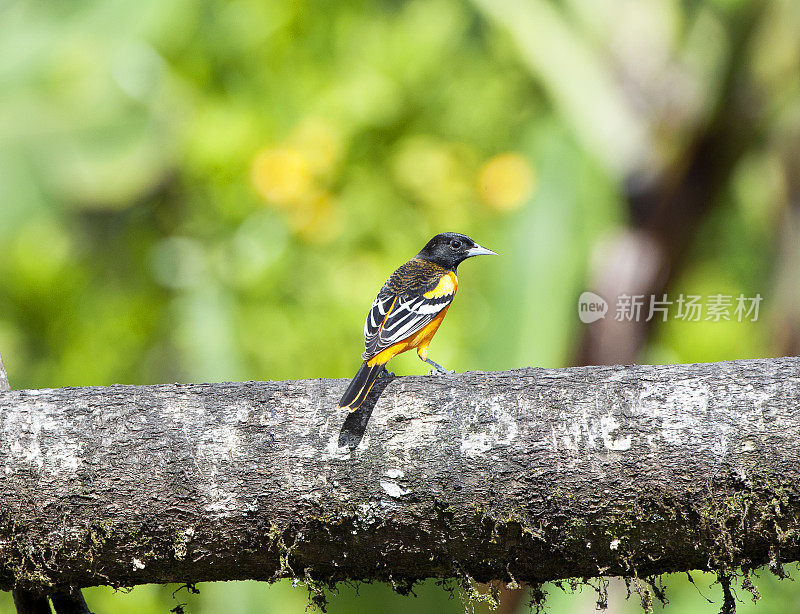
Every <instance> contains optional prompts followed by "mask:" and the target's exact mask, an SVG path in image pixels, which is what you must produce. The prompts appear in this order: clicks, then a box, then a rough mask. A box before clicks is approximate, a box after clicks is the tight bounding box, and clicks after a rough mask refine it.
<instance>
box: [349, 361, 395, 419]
mask: <svg viewBox="0 0 800 614" xmlns="http://www.w3.org/2000/svg"><path fill="white" fill-rule="evenodd" d="M383 369H384V365H375V366H372V367H370V366H369V365H368V364H367V362H366V361H364V362H363V363H361V366H360V367H359V368H358V371H357V372H356V375H355V377H354V378H353V381H351V382H350V385H349V386H348V387H347V390H345V391H344V394H343V395H342V400H341V401H339V409H341V408H342V407H346V408H347V409H349V410H350V411H355V410H357V409H358V408H359V407H361V404H362V403H363V402H364V399H366V398H367V395H368V394H369V391H370V390H372V386H373V384H375V380H376V379H378V376H379V375H380V374H381V371H383Z"/></svg>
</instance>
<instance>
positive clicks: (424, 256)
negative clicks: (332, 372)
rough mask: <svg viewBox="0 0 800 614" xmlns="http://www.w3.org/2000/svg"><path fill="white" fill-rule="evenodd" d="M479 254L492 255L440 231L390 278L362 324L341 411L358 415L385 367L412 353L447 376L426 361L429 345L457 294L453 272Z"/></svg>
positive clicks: (459, 237)
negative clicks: (358, 352)
mask: <svg viewBox="0 0 800 614" xmlns="http://www.w3.org/2000/svg"><path fill="white" fill-rule="evenodd" d="M483 254H494V255H495V256H496V255H497V254H496V253H495V252H493V251H492V250H489V249H486V248H485V247H481V246H480V245H478V244H477V243H475V241H473V240H472V239H470V238H469V237H468V236H466V235H462V234H458V233H455V232H444V233H442V234H438V235H436V236H435V237H433V238H432V239H431V240H430V241H428V243H427V244H426V245H425V247H423V248H422V250H421V251H420V252H419V253H418V254H417V255H416V256H414V257H413V258H412V259H411V260H409V261H408V262H406V263H405V264H404V265H402V266H401V267H400V268H399V269H397V270H396V271H395V272H394V273H392V274H391V275H390V276H389V279H387V280H386V283H385V284H383V287H382V288H381V290H380V292H378V296H377V297H376V298H375V301H374V302H373V303H372V307H370V310H369V313H368V314H367V320H366V322H364V353H363V354H362V356H361V358H362V359H363V360H364V362H363V363H362V364H361V367H359V369H358V372H357V373H356V375H355V377H354V378H353V380H352V381H351V382H350V385H349V386H348V387H347V390H345V392H344V395H343V396H342V400H341V401H339V408H340V409H341V408H343V407H346V408H348V409H349V410H350V411H355V410H357V409H358V408H359V407H360V406H361V404H362V403H363V402H364V399H366V398H367V395H368V394H369V391H370V390H371V389H372V386H373V384H374V383H375V380H376V379H378V376H379V375H380V374H381V373H382V372H383V370H384V368H385V366H384V365H386V363H387V362H389V360H391V359H392V358H393V357H394V356H396V355H397V354H400V353H401V352H405V351H407V350H410V349H412V348H416V350H417V354H418V355H419V357H420V359H421V360H423V361H425V362H427V363H428V364H429V365H432V366H433V367H434V368H435V369H436V371H438V372H439V373H447V370H446V369H445V368H444V367H442V366H441V365H438V364H436V363H435V362H433V361H432V360H430V359H429V358H428V345H430V342H431V340H432V339H433V336H434V335H435V334H436V331H437V330H438V328H439V325H440V324H441V323H442V320H443V319H444V316H445V314H446V313H447V310H448V309H449V308H450V303H452V302H453V297H455V295H456V288H457V287H458V278H457V277H456V268H457V267H458V265H459V264H460V263H461V262H463V261H464V260H466V259H467V258H470V257H472V256H480V255H483ZM431 373H433V370H431Z"/></svg>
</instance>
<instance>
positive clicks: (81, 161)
mask: <svg viewBox="0 0 800 614" xmlns="http://www.w3.org/2000/svg"><path fill="white" fill-rule="evenodd" d="M751 4H755V3H751V2H748V1H747V0H708V1H706V2H703V1H699V0H698V1H695V2H678V1H677V0H676V1H668V0H658V1H656V0H653V1H648V2H631V1H627V2H626V1H625V0H604V1H602V2H596V3H594V2H581V1H579V0H563V1H562V2H556V1H553V2H548V1H544V0H531V1H530V2H513V1H510V0H504V1H499V0H498V2H494V3H490V2H489V0H486V1H485V2H484V1H479V0H476V1H475V2H474V3H469V2H462V1H459V0H424V1H423V0H416V1H412V2H391V1H388V0H385V1H378V2H365V1H364V2H358V1H348V2H338V3H329V2H319V1H311V0H309V1H300V2H291V3H287V2H280V1H274V0H235V1H231V2H226V1H216V2H212V1H204V0H158V1H155V0H141V1H140V2H130V1H127V2H126V1H122V0H104V1H102V2H100V1H97V0H81V1H74V2H52V1H41V2H33V1H26V0H20V1H13V0H12V1H0V352H2V356H3V359H4V362H5V364H6V367H7V369H8V372H9V379H10V380H11V383H12V386H14V387H16V388H29V387H30V388H37V387H60V386H84V385H106V384H112V383H115V382H122V383H131V384H150V383H160V382H172V381H224V380H248V379H298V378H307V377H349V376H351V375H352V373H353V372H354V371H355V369H356V367H357V365H358V362H359V358H358V357H359V354H360V352H361V350H362V339H361V327H362V323H363V317H364V315H365V313H366V309H367V307H368V306H369V304H370V302H371V301H372V299H373V298H374V295H375V292H376V291H377V289H378V287H379V286H380V284H381V282H382V281H383V279H384V278H385V277H386V276H387V275H388V273H390V272H391V271H392V270H393V269H394V268H395V267H396V266H397V265H399V264H400V263H402V262H403V261H405V260H406V259H408V258H409V257H410V256H411V255H413V254H414V253H416V251H418V249H419V248H420V247H421V246H422V244H423V243H424V242H425V241H426V240H427V238H429V236H431V235H433V234H434V233H436V232H440V231H445V230H456V231H461V232H465V233H467V234H469V235H471V236H472V237H474V238H475V239H476V240H477V241H479V242H480V243H481V244H483V245H486V246H487V247H490V248H492V249H494V250H496V251H498V252H500V254H501V257H500V258H492V259H489V258H485V259H478V260H475V261H469V262H468V263H466V264H465V265H464V266H462V267H461V270H460V272H459V273H460V288H459V297H458V300H457V301H456V303H455V305H454V307H453V308H452V309H451V310H450V312H449V315H448V321H447V325H446V326H444V327H443V328H442V330H441V332H440V333H439V334H438V336H437V339H436V342H435V343H434V344H433V347H432V348H431V356H432V357H433V358H434V360H437V361H438V362H441V363H443V364H445V365H446V366H447V367H448V368H451V369H456V370H469V369H480V370H491V369H508V368H513V367H520V366H525V365H538V366H546V367H558V366H563V365H565V364H568V363H569V360H570V357H571V356H572V355H573V352H574V348H575V346H576V344H577V341H578V339H579V336H580V333H581V327H580V323H579V321H578V319H577V317H576V298H577V296H578V294H580V292H581V291H583V290H585V289H588V288H587V283H588V282H587V279H588V277H589V274H590V270H591V264H592V261H593V254H594V253H595V252H596V250H597V248H598V245H602V243H603V241H606V240H608V239H609V238H610V237H613V236H614V233H616V232H618V231H619V230H620V229H622V228H624V227H625V226H626V225H627V224H628V213H627V211H628V208H627V203H626V196H625V176H626V173H627V171H628V170H630V168H632V166H634V164H635V162H636V155H637V154H636V152H637V151H638V152H641V151H642V148H641V146H642V143H644V144H645V145H646V147H645V149H644V150H645V151H648V152H651V153H653V152H654V153H653V155H654V160H650V161H649V162H648V164H651V165H653V166H659V165H664V164H666V163H667V162H668V161H669V160H671V159H674V158H675V157H680V155H681V152H682V151H685V148H686V147H687V146H688V143H689V142H690V137H691V134H692V131H693V130H696V129H698V127H700V126H702V125H703V122H704V121H705V120H706V119H707V117H708V114H709V113H710V111H709V109H712V108H713V107H714V104H715V95H716V92H717V90H718V85H719V84H718V82H717V80H716V79H717V77H718V73H719V66H721V64H722V63H723V61H724V59H725V57H726V53H728V52H729V50H730V46H731V40H730V38H731V37H732V36H733V35H734V34H733V28H732V26H731V24H732V23H734V22H735V20H736V19H737V17H738V16H739V15H740V14H741V13H742V12H743V11H746V10H747V9H748V8H749V5H751ZM762 4H764V5H766V6H767V7H768V8H767V9H766V11H767V17H766V18H765V24H766V25H765V26H764V28H763V32H760V33H759V34H758V35H757V36H756V37H755V39H754V40H755V42H754V44H753V46H752V49H751V50H750V53H749V55H748V65H747V67H746V68H747V69H748V70H749V71H750V73H751V76H752V77H753V78H754V80H755V81H756V82H757V83H758V84H759V85H760V86H761V87H762V89H763V92H766V94H767V101H766V104H767V105H768V106H770V105H771V106H770V108H771V109H772V113H771V114H770V116H769V117H770V121H771V122H773V124H771V127H770V129H768V130H767V131H766V134H767V136H766V137H765V138H764V139H762V140H761V141H759V142H758V143H757V144H756V145H755V146H754V147H753V148H752V149H751V150H750V151H748V152H747V154H746V155H745V156H744V158H743V162H742V163H741V164H740V165H739V166H738V167H737V170H736V172H735V174H734V177H733V178H732V180H731V181H730V183H729V185H726V186H725V189H724V191H723V193H722V196H721V202H720V203H719V204H718V206H717V208H716V210H715V212H714V214H713V215H712V216H711V217H710V218H709V219H708V220H707V222H706V223H705V224H704V226H703V227H702V228H701V229H700V231H699V239H698V240H697V241H696V246H695V248H694V250H693V254H692V256H691V258H690V261H689V264H688V266H687V267H686V269H685V270H684V271H683V272H682V274H681V275H680V278H679V279H678V281H677V282H676V283H675V284H674V286H675V287H674V288H673V289H672V290H671V291H674V292H675V294H677V293H680V292H684V293H696V294H701V295H710V294H716V293H720V292H721V293H725V294H732V295H737V294H739V293H740V292H741V293H744V294H745V295H747V296H753V295H755V294H756V293H760V294H761V295H762V296H763V297H764V302H763V303H762V317H761V318H759V320H758V321H756V322H735V321H733V322H719V323H717V322H706V321H702V322H696V323H694V322H680V321H676V320H670V321H669V322H668V323H666V324H665V325H663V326H660V327H657V328H656V329H655V332H654V336H653V338H652V339H651V341H650V343H649V344H648V346H647V348H646V351H645V353H644V355H643V356H642V361H643V362H692V361H714V360H726V359H735V358H749V357H759V356H769V355H772V354H774V353H775V352H776V347H777V345H776V334H777V333H776V327H775V320H776V316H775V313H774V312H775V309H777V307H776V305H777V304H778V299H779V297H777V295H776V287H777V281H776V276H777V271H778V270H779V268H780V267H779V265H780V258H781V254H780V253H779V251H778V250H777V248H776V245H777V239H776V237H777V234H778V231H777V227H779V226H780V220H781V219H782V217H781V216H782V211H783V207H785V206H786V202H787V198H788V196H787V180H786V178H785V176H784V174H783V170H782V168H783V167H782V166H781V152H782V149H781V141H780V139H779V138H773V137H774V136H775V135H776V134H777V135H780V134H783V133H785V132H786V131H787V126H792V125H796V124H793V123H792V122H796V120H797V116H798V96H797V90H798V83H800V80H797V81H796V82H795V81H794V80H793V79H791V78H787V74H788V75H790V76H796V75H797V74H798V73H797V63H798V60H797V58H796V55H797V54H796V50H797V48H798V42H799V41H800V34H799V33H800V14H798V9H797V6H796V4H795V3H793V2H792V1H791V0H785V1H775V2H764V3H762ZM509 24H511V25H510V26H509ZM526 27H530V28H531V30H530V31H529V32H527V31H526V30H525V28H526ZM536 28H538V29H536ZM626 62H627V63H626ZM610 65H613V66H615V67H616V68H614V70H611V69H609V66H610ZM625 70H628V71H630V72H631V74H629V75H627V77H626V75H625ZM637 71H638V72H637ZM621 75H622V76H621ZM623 77H626V78H629V79H630V80H631V82H632V83H631V82H628V83H626V82H625V78H623ZM630 87H633V88H634V89H636V87H639V88H640V89H641V91H640V92H638V94H640V96H639V98H636V96H633V98H635V99H637V100H638V102H639V103H640V104H639V106H638V107H637V105H635V104H633V105H631V104H627V105H620V104H618V102H619V100H623V99H624V97H625V96H627V95H628V94H629V93H630V92H629V91H627V89H626V88H630ZM623 108H626V109H627V110H623ZM641 131H646V132H647V133H648V134H649V137H648V138H646V139H645V138H640V139H639V140H638V141H637V138H638V137H636V136H635V135H637V134H639V132H641ZM632 135H633V136H632ZM637 147H638V149H637ZM393 370H394V371H396V372H398V373H400V374H411V373H414V374H419V373H424V372H426V369H424V368H423V367H422V365H421V364H420V363H419V361H418V360H417V359H416V357H414V356H403V357H400V358H398V359H397V360H396V361H395V362H393ZM766 576H767V577H765V578H764V579H763V580H762V582H761V583H759V585H760V586H761V592H762V594H764V596H765V598H764V600H763V601H762V604H761V605H760V606H759V607H758V611H759V612H788V611H790V610H789V609H787V608H788V607H790V606H789V605H788V604H790V603H791V604H794V603H797V602H798V598H797V592H796V590H795V589H794V588H793V586H794V585H793V584H792V583H790V582H784V583H776V581H774V580H772V579H770V578H769V576H768V574H767V575H766ZM710 582H711V579H710V578H709V579H707V581H706V582H705V584H706V586H707V585H708V584H709V583H710ZM671 583H672V584H675V587H674V589H673V590H672V591H670V594H671V595H672V596H673V598H674V601H675V605H673V606H672V607H671V608H668V609H669V611H684V610H685V609H688V610H690V611H698V612H699V611H704V608H707V609H708V610H709V611H715V610H718V608H719V606H720V599H719V590H718V589H719V587H718V586H717V587H713V588H708V589H707V590H706V591H705V594H707V595H709V596H711V598H712V599H714V600H716V601H717V603H716V604H714V605H708V604H707V603H706V602H705V600H704V599H703V598H702V597H701V596H699V595H697V591H696V589H695V588H694V587H692V586H691V585H689V584H688V583H687V582H685V581H683V580H680V581H677V580H676V581H674V582H671ZM698 584H701V582H700V581H698ZM175 588H176V587H168V588H162V587H141V588H137V589H135V590H134V591H132V592H131V593H130V594H127V593H113V592H112V591H110V590H109V589H104V588H97V589H90V590H87V591H86V595H87V599H89V602H90V605H91V606H92V608H93V609H95V610H96V611H97V612H112V611H113V612H123V613H124V612H139V613H147V612H167V611H169V609H170V608H172V607H175V605H177V604H178V603H180V602H182V601H186V602H189V603H190V604H191V605H190V606H189V610H188V611H189V612H191V613H192V614H197V613H202V612H221V611H238V612H288V611H302V609H303V608H304V607H305V603H306V597H305V594H304V592H303V590H302V589H300V588H292V587H291V586H289V585H288V584H286V583H279V584H277V585H274V586H270V587H268V586H266V585H263V584H255V583H231V584H218V585H213V586H204V585H201V587H200V588H201V594H200V596H199V597H198V596H186V595H185V591H181V592H180V593H178V595H176V596H175V597H173V596H172V592H173V591H174V590H175ZM551 593H553V598H552V600H551V606H552V608H553V611H554V612H578V611H584V610H585V609H586V608H587V607H590V608H591V607H592V604H593V603H594V598H593V597H591V595H588V593H587V592H586V591H585V590H584V592H583V594H582V595H571V594H568V595H564V594H561V593H559V591H558V590H554V591H551ZM359 594H360V596H358V597H356V596H355V593H354V591H353V590H352V589H350V588H346V587H343V589H342V591H341V594H340V595H333V596H332V597H331V611H332V612H358V611H364V612H371V611H387V612H389V611H406V610H407V609H408V608H413V609H414V611H419V612H424V611H454V612H455V611H460V609H461V607H462V606H461V604H460V603H458V602H457V601H453V600H451V599H449V596H448V594H447V593H446V592H444V591H442V590H441V589H440V588H438V587H436V586H435V585H433V584H432V583H429V584H426V585H424V586H423V587H422V588H421V589H420V590H419V595H420V596H419V598H418V599H417V600H416V601H414V602H411V603H410V602H408V600H406V599H403V598H400V597H398V596H396V595H394V594H393V593H392V592H391V590H390V589H388V588H385V587H377V586H374V587H373V586H368V587H362V588H361V589H360V593H359ZM616 597H619V595H618V593H612V603H611V605H612V607H613V608H617V609H626V608H630V607H634V606H632V605H625V604H624V603H623V602H622V601H621V597H620V598H619V599H615V598H616ZM587 604H588V606H587ZM679 604H686V605H683V606H682V605H679ZM635 607H638V606H635ZM791 607H794V608H797V606H794V605H792V606H791ZM742 609H743V610H744V611H748V608H747V607H744V606H743V607H742ZM10 611H12V610H11V602H10V596H7V595H2V596H0V612H10ZM798 611H800V610H798Z"/></svg>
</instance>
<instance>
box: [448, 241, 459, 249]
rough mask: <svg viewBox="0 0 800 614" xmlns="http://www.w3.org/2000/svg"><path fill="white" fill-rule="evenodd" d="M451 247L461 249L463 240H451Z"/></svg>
mask: <svg viewBox="0 0 800 614" xmlns="http://www.w3.org/2000/svg"><path fill="white" fill-rule="evenodd" d="M450 247H451V248H452V249H461V241H457V240H456V241H450Z"/></svg>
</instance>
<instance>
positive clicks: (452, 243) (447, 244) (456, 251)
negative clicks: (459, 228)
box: [417, 232, 497, 271]
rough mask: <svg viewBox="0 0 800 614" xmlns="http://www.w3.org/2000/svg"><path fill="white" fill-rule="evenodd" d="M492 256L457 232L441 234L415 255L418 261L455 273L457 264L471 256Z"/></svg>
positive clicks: (490, 251)
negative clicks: (434, 264) (436, 265)
mask: <svg viewBox="0 0 800 614" xmlns="http://www.w3.org/2000/svg"><path fill="white" fill-rule="evenodd" d="M484 254H494V255H495V256H496V255H497V254H495V252H493V251H492V250H490V249H486V248H485V247H481V246H480V245H478V244H477V243H475V241H473V240H472V239H470V238H469V237H468V236H467V235H462V234H459V233H457V232H443V233H441V234H438V235H436V236H435V237H433V239H431V240H430V241H428V243H427V244H426V245H425V247H423V248H422V249H421V250H420V252H419V253H418V254H417V258H419V259H420V260H427V261H428V262H434V263H436V264H438V265H439V266H442V267H444V268H446V269H449V270H451V271H455V270H456V267H457V266H458V265H459V263H461V262H463V261H464V260H466V259H467V258H471V257H472V256H481V255H484Z"/></svg>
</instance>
